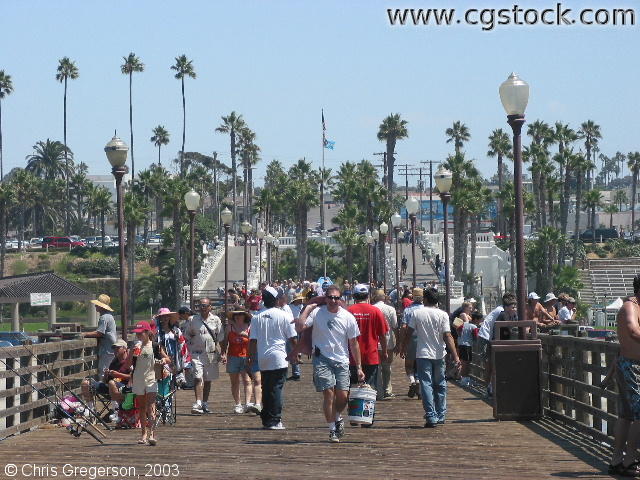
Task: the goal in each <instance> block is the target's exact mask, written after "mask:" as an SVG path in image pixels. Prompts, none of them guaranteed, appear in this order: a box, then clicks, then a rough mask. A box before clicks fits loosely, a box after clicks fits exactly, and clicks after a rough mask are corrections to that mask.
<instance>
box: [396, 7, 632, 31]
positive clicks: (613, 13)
mask: <svg viewBox="0 0 640 480" xmlns="http://www.w3.org/2000/svg"><path fill="white" fill-rule="evenodd" d="M387 16H388V18H389V23H390V24H391V25H393V26H410V25H413V26H454V25H472V26H481V28H482V30H485V31H490V30H493V29H494V28H496V27H497V26H500V25H544V26H549V25H552V26H571V25H586V26H604V25H610V26H635V24H636V12H635V10H634V9H633V8H583V9H581V10H573V9H571V8H569V7H565V6H564V4H562V3H557V4H556V5H555V6H553V7H549V8H525V7H521V6H519V5H513V6H511V7H510V8H469V9H467V10H464V11H458V10H456V9H455V8H388V9H387Z"/></svg>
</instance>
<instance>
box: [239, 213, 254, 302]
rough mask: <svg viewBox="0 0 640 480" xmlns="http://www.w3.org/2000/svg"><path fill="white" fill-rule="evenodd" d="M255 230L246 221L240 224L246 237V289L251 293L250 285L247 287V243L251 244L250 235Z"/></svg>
mask: <svg viewBox="0 0 640 480" xmlns="http://www.w3.org/2000/svg"><path fill="white" fill-rule="evenodd" d="M251 230H253V227H252V226H251V224H250V223H249V222H247V221H246V220H245V221H244V222H242V223H241V224H240V231H241V232H242V234H243V235H244V288H245V290H246V291H247V292H249V285H247V243H248V242H249V234H250V233H251Z"/></svg>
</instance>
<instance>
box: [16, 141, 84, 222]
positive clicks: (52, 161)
mask: <svg viewBox="0 0 640 480" xmlns="http://www.w3.org/2000/svg"><path fill="white" fill-rule="evenodd" d="M33 150H34V151H33V153H32V154H31V155H27V157H26V160H27V168H26V170H28V171H29V172H31V173H33V174H34V175H35V176H37V177H40V178H46V179H49V180H52V179H55V178H64V179H65V180H68V179H67V173H69V172H70V170H69V167H68V166H69V162H70V161H71V162H73V152H72V151H71V150H69V148H67V147H65V146H64V145H63V144H62V143H60V142H59V141H58V140H53V141H51V140H49V139H48V138H47V140H46V141H44V142H43V141H38V142H36V144H35V145H34V146H33ZM68 183H69V182H68V181H67V182H66V184H67V192H68V191H69V190H68V186H69V185H68ZM67 198H69V197H67ZM65 218H66V217H65Z"/></svg>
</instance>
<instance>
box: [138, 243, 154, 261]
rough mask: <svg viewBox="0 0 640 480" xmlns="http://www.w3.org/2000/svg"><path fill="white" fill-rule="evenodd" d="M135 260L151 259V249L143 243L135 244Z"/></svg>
mask: <svg viewBox="0 0 640 480" xmlns="http://www.w3.org/2000/svg"><path fill="white" fill-rule="evenodd" d="M135 255H136V262H143V261H146V260H151V257H153V250H151V249H150V248H149V247H145V246H144V245H136V252H135Z"/></svg>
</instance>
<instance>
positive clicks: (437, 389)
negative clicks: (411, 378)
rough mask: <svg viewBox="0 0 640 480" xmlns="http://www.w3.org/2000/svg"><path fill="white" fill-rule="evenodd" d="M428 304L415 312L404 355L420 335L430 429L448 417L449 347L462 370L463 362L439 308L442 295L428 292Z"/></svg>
mask: <svg viewBox="0 0 640 480" xmlns="http://www.w3.org/2000/svg"><path fill="white" fill-rule="evenodd" d="M424 304H425V307H424V308H421V309H419V310H416V311H414V312H413V313H412V315H411V317H410V318H409V323H408V324H407V330H408V334H409V335H405V337H404V339H403V343H402V351H401V355H402V356H404V355H405V352H406V349H407V345H408V343H409V337H410V335H411V334H413V332H414V331H415V332H416V333H417V336H418V345H417V349H416V370H417V374H418V381H419V382H420V391H421V393H422V407H423V408H424V411H425V415H424V418H425V420H426V422H425V424H424V426H425V428H426V427H435V426H436V425H438V424H443V423H444V421H445V416H446V414H447V380H446V378H445V374H444V371H445V361H444V357H445V355H446V353H447V347H448V349H449V352H451V355H452V356H453V361H454V362H455V364H456V366H457V368H460V359H459V358H458V353H457V352H456V346H455V343H454V342H453V337H452V336H451V329H450V326H449V315H448V314H447V312H445V311H444V310H440V309H439V308H438V307H437V305H438V293H437V292H436V291H435V290H433V289H430V288H428V289H426V290H425V291H424Z"/></svg>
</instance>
